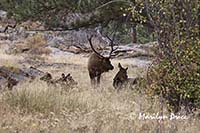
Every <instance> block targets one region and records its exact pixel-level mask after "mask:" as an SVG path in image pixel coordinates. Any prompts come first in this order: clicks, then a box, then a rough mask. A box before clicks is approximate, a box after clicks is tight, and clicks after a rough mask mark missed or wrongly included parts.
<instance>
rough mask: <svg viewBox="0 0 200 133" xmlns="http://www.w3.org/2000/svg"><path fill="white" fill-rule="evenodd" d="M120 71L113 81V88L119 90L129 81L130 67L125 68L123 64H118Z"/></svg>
mask: <svg viewBox="0 0 200 133" xmlns="http://www.w3.org/2000/svg"><path fill="white" fill-rule="evenodd" d="M118 67H119V71H118V73H117V74H116V76H115V77H114V79H113V86H114V87H115V88H116V89H118V88H121V86H122V85H123V84H124V83H125V82H126V81H127V80H128V74H127V70H128V67H126V68H123V67H122V66H121V64H120V63H119V64H118Z"/></svg>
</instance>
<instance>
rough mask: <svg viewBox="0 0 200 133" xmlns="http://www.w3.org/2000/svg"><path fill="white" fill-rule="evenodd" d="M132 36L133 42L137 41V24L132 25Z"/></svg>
mask: <svg viewBox="0 0 200 133" xmlns="http://www.w3.org/2000/svg"><path fill="white" fill-rule="evenodd" d="M131 38H132V43H137V32H136V24H135V25H133V26H132V27H131Z"/></svg>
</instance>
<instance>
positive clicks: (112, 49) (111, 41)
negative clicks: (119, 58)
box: [106, 34, 119, 57]
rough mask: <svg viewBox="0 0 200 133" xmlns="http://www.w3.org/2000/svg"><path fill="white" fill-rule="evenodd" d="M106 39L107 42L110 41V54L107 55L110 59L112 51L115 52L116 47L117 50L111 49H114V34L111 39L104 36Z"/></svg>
mask: <svg viewBox="0 0 200 133" xmlns="http://www.w3.org/2000/svg"><path fill="white" fill-rule="evenodd" d="M106 37H107V38H108V40H109V41H110V47H111V50H110V53H109V57H111V56H112V53H113V52H114V51H116V50H117V49H118V48H119V47H117V48H115V49H114V48H113V47H114V43H113V42H114V39H115V34H114V35H113V37H112V39H111V38H110V37H109V36H108V35H106Z"/></svg>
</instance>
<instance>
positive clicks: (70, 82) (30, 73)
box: [0, 66, 78, 90]
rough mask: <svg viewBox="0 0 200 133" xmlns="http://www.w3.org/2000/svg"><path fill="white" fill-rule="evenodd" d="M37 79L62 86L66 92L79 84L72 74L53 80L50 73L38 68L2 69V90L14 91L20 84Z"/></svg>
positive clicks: (0, 82)
mask: <svg viewBox="0 0 200 133" xmlns="http://www.w3.org/2000/svg"><path fill="white" fill-rule="evenodd" d="M35 78H40V80H42V81H45V82H47V83H48V84H49V83H50V84H52V85H60V86H61V87H62V88H64V89H65V90H66V89H68V88H74V87H75V86H76V85H77V84H78V83H77V82H76V81H75V80H74V79H73V78H72V76H71V75H70V74H67V75H65V74H62V75H61V77H60V78H55V79H53V78H52V76H51V74H50V73H48V72H47V73H45V72H43V71H41V70H39V69H37V68H34V67H29V68H22V69H20V68H15V67H6V66H1V67H0V89H6V88H8V89H9V90H12V89H13V87H14V86H16V85H17V84H18V83H20V82H24V81H27V80H28V81H30V82H31V81H33V80H34V79H35Z"/></svg>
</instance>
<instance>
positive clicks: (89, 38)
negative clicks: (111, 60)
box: [87, 35, 104, 58]
mask: <svg viewBox="0 0 200 133" xmlns="http://www.w3.org/2000/svg"><path fill="white" fill-rule="evenodd" d="M92 37H93V35H91V36H90V37H89V36H87V39H88V41H89V44H90V47H91V48H92V51H93V52H95V53H96V54H97V55H99V56H100V57H102V58H104V57H103V56H102V55H101V54H100V53H98V52H97V51H96V50H95V49H94V47H93V44H92Z"/></svg>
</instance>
